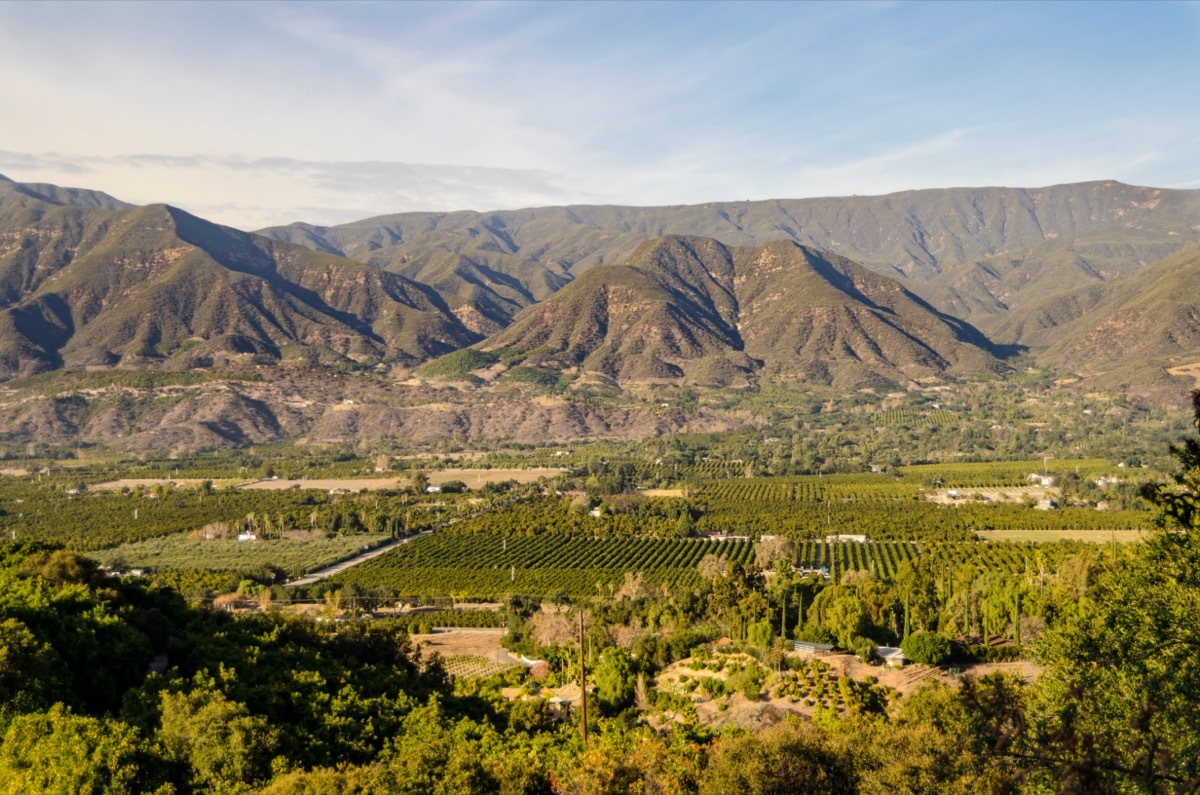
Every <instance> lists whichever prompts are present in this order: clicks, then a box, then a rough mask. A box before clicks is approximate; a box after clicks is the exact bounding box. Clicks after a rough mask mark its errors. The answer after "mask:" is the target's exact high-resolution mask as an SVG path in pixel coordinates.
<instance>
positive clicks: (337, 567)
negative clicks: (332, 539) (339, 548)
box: [285, 530, 433, 587]
mask: <svg viewBox="0 0 1200 795" xmlns="http://www.w3.org/2000/svg"><path fill="white" fill-rule="evenodd" d="M432 532H433V531H432V530H426V531H425V532H424V533H417V534H416V535H415V536H409V537H408V538H400V539H397V540H395V541H389V542H387V543H386V544H384V545H383V546H381V547H375V548H374V549H371V550H368V551H366V552H364V553H362V554H361V555H355V556H354V557H352V558H350V559H349V560H343V561H342V562H341V563H335V564H334V565H332V566H330V567H329V568H327V569H320V570H319V571H314V572H312V573H311V574H305V575H304V576H303V577H297V578H296V579H294V580H289V581H288V582H287V583H285V585H288V586H297V587H299V586H302V585H312V584H313V583H314V582H317V581H318V580H323V579H325V578H326V577H332V576H333V575H335V574H341V573H342V572H343V571H345V570H346V569H348V568H350V567H352V566H357V565H358V564H360V563H362V562H363V561H365V560H370V559H371V558H377V557H379V556H380V555H382V554H383V553H384V552H388V551H389V550H393V549H395V548H396V547H398V546H400V545H401V544H407V543H408V542H409V541H412V540H413V539H416V538H420V537H421V536H427V535H429V534H430V533H432Z"/></svg>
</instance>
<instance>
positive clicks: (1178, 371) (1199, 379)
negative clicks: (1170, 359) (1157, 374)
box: [1167, 362, 1200, 388]
mask: <svg viewBox="0 0 1200 795" xmlns="http://www.w3.org/2000/svg"><path fill="white" fill-rule="evenodd" d="M1167 372H1168V373H1170V374H1171V375H1179V376H1183V377H1185V378H1192V379H1194V380H1195V381H1196V387H1197V388H1200V362H1192V363H1191V364H1181V365H1179V366H1178V367H1169V368H1167Z"/></svg>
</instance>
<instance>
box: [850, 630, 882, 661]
mask: <svg viewBox="0 0 1200 795" xmlns="http://www.w3.org/2000/svg"><path fill="white" fill-rule="evenodd" d="M877 648H878V647H877V646H876V645H875V641H873V640H871V639H870V638H864V637H861V636H860V637H857V638H855V639H854V653H855V654H856V655H857V656H858V659H859V661H860V662H864V663H869V662H871V661H872V660H874V659H875V652H876V650H877Z"/></svg>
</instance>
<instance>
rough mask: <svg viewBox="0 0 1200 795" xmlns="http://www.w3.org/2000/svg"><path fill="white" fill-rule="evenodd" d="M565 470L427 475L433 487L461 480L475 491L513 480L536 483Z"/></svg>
mask: <svg viewBox="0 0 1200 795" xmlns="http://www.w3.org/2000/svg"><path fill="white" fill-rule="evenodd" d="M566 471H567V470H565V469H558V468H554V467H539V468H536V469H441V470H437V471H435V472H430V473H429V482H430V483H433V484H434V485H441V484H442V483H448V482H450V481H451V480H461V481H462V482H463V483H466V484H467V487H468V488H472V489H477V488H480V487H482V486H485V485H487V484H488V483H502V482H504V481H506V480H515V481H517V482H518V483H536V482H537V480H538V478H552V477H554V476H556V475H561V474H562V473H563V472H566Z"/></svg>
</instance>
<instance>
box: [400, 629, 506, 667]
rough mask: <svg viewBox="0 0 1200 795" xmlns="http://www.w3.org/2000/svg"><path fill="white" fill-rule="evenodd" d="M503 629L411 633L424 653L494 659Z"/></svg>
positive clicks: (496, 656)
mask: <svg viewBox="0 0 1200 795" xmlns="http://www.w3.org/2000/svg"><path fill="white" fill-rule="evenodd" d="M505 632H507V630H505V629H448V630H445V631H443V632H432V633H430V634H428V635H413V636H412V639H413V640H414V641H416V642H417V643H420V644H421V645H422V646H424V648H425V651H426V653H431V652H435V651H436V652H437V653H438V654H440V655H442V656H443V657H485V658H487V659H491V660H496V659H500V658H499V653H500V640H501V638H503V637H504V633H505Z"/></svg>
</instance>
